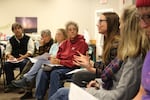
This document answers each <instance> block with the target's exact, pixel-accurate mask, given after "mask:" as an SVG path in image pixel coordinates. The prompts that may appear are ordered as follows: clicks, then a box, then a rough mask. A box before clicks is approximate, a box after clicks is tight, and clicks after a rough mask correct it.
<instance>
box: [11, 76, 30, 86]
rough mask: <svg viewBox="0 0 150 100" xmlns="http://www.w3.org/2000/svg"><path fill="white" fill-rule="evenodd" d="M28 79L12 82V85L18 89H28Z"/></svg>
mask: <svg viewBox="0 0 150 100" xmlns="http://www.w3.org/2000/svg"><path fill="white" fill-rule="evenodd" d="M27 83H28V82H27V79H26V78H25V77H23V78H22V79H19V80H14V81H12V85H13V86H15V87H18V88H22V87H26V86H27Z"/></svg>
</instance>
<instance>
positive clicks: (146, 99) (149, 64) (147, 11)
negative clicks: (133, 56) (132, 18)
mask: <svg viewBox="0 0 150 100" xmlns="http://www.w3.org/2000/svg"><path fill="white" fill-rule="evenodd" d="M136 7H137V9H138V17H139V18H140V25H141V27H142V28H143V29H144V30H145V32H146V35H147V37H148V38H149V39H150V0H136ZM142 86H143V88H144V90H145V92H146V93H145V94H144V95H143V97H142V100H150V51H149V52H148V53H147V55H146V58H145V61H144V64H143V68H142Z"/></svg>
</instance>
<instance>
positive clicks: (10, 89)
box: [4, 84, 16, 93]
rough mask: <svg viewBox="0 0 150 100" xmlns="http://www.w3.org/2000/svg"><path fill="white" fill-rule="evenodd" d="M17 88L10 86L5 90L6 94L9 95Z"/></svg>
mask: <svg viewBox="0 0 150 100" xmlns="http://www.w3.org/2000/svg"><path fill="white" fill-rule="evenodd" d="M15 89H16V88H15V87H14V86H13V85H12V84H9V85H8V86H7V87H6V88H5V89H4V93H8V92H12V91H14V90H15Z"/></svg>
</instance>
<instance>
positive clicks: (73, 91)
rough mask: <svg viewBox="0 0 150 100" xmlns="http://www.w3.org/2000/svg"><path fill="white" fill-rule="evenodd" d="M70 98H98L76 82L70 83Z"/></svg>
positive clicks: (75, 99)
mask: <svg viewBox="0 0 150 100" xmlns="http://www.w3.org/2000/svg"><path fill="white" fill-rule="evenodd" d="M69 100H98V99H97V98H95V97H94V96H92V95H91V94H89V93H88V92H86V91H85V90H84V89H82V88H80V87H78V86H77V85H75V84H74V83H71V84H70V91H69Z"/></svg>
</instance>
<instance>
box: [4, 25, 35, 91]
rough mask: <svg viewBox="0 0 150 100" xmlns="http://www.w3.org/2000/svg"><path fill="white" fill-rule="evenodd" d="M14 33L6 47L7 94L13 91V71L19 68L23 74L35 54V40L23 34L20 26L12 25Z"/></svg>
mask: <svg viewBox="0 0 150 100" xmlns="http://www.w3.org/2000/svg"><path fill="white" fill-rule="evenodd" d="M12 32H13V33H14V35H13V36H12V37H11V38H10V39H9V40H8V43H7V45H6V52H5V54H6V62H5V63H4V71H5V74H6V81H7V87H6V89H5V92H8V91H10V90H11V87H12V85H11V81H12V80H14V72H13V70H14V69H15V68H17V67H19V69H20V72H22V70H23V68H24V66H25V65H26V63H27V61H28V59H26V58H27V57H29V56H31V55H32V54H33V52H34V42H33V40H32V39H31V38H30V37H29V36H27V35H25V34H24V33H23V27H22V26H21V25H20V24H18V23H14V24H12Z"/></svg>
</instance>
